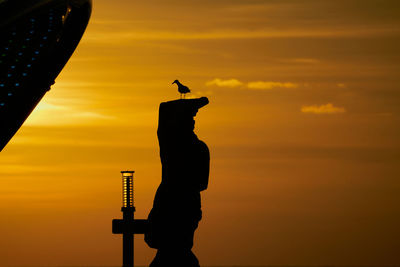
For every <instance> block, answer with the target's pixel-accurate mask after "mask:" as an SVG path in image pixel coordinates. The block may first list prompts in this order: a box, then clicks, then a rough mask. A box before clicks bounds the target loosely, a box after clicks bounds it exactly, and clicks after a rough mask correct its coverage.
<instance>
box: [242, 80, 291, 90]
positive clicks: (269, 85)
mask: <svg viewBox="0 0 400 267" xmlns="http://www.w3.org/2000/svg"><path fill="white" fill-rule="evenodd" d="M297 87H298V84H296V83H289V82H285V83H281V82H263V81H257V82H249V83H247V88H249V89H253V90H269V89H273V88H297Z"/></svg>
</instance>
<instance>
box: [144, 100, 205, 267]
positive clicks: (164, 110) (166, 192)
mask: <svg viewBox="0 0 400 267" xmlns="http://www.w3.org/2000/svg"><path fill="white" fill-rule="evenodd" d="M207 104H208V99H207V98H206V97H201V98H197V99H180V100H175V101H169V102H164V103H161V105H160V109H159V121H158V130H157V136H158V141H159V145H160V158H161V164H162V178H161V184H160V186H159V187H158V189H157V192H156V195H155V198H154V203H153V208H152V210H151V211H150V214H149V216H148V220H147V231H146V232H145V241H146V243H147V244H148V245H149V246H150V247H152V248H155V249H157V254H156V257H155V258H154V260H153V262H152V263H151V264H150V267H169V266H177V267H198V266H199V261H198V260H197V258H196V256H195V255H194V254H193V252H192V247H193V237H194V233H195V230H196V229H197V226H198V223H199V221H200V220H201V218H202V211H201V198H200V192H201V191H203V190H206V189H207V187H208V179H209V171H210V153H209V150H208V147H207V145H206V144H205V143H204V142H203V141H201V140H199V139H198V138H197V136H196V134H195V133H194V132H193V130H194V125H195V121H194V119H193V117H195V116H196V114H197V111H198V110H199V109H200V108H202V107H203V106H205V105H207Z"/></svg>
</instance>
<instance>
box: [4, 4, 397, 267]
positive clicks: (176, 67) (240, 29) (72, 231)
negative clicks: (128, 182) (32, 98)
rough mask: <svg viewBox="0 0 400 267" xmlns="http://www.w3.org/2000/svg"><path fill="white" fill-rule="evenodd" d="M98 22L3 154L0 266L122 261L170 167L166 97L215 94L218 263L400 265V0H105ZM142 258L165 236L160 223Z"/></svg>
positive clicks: (207, 135)
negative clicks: (115, 229) (135, 224)
mask: <svg viewBox="0 0 400 267" xmlns="http://www.w3.org/2000/svg"><path fill="white" fill-rule="evenodd" d="M93 4H94V6H93V14H92V19H91V21H90V24H89V26H88V28H87V31H86V33H85V35H84V37H83V39H82V41H81V43H80V45H79V46H78V48H77V50H76V52H75V53H74V55H73V56H72V58H71V60H70V61H69V62H68V64H67V65H66V67H65V69H64V70H63V71H62V72H61V74H60V75H59V77H58V78H57V80H56V83H55V84H54V85H53V86H52V89H51V90H50V91H49V92H48V93H47V94H46V96H45V97H44V98H43V100H42V101H41V102H40V104H39V105H38V106H37V108H36V109H35V110H34V112H33V113H32V114H31V116H30V117H29V118H28V120H27V121H26V122H25V123H24V125H23V126H22V127H21V129H20V130H19V131H18V133H17V134H16V135H15V136H14V138H13V139H12V140H11V142H10V143H9V144H8V145H7V146H6V148H5V149H4V150H3V152H2V153H1V155H0V158H1V160H0V213H1V214H2V215H1V216H0V235H1V238H0V266H118V265H120V264H121V253H122V252H121V245H122V240H121V236H118V235H112V234H111V220H112V219H113V218H120V217H121V216H122V214H121V212H120V206H121V178H120V173H119V172H120V171H121V170H125V169H134V170H135V171H136V173H135V182H136V184H135V193H136V195H135V201H136V204H135V206H136V208H137V212H136V217H137V218H145V216H147V214H148V212H149V210H150V208H151V205H152V200H153V197H154V193H155V190H156V188H157V186H158V184H159V181H160V177H161V164H160V160H159V155H158V143H157V136H156V129H157V120H158V105H159V103H160V102H162V101H168V100H172V99H176V98H178V97H179V94H178V93H177V91H176V86H173V85H171V83H172V81H174V80H175V79H179V80H180V81H181V82H182V83H183V84H185V85H188V86H189V87H190V88H191V90H192V94H190V95H189V96H190V97H198V96H207V97H208V98H209V99H210V104H209V105H208V106H206V107H205V108H203V109H201V110H200V111H199V112H198V114H197V117H196V133H197V134H198V136H199V138H200V139H202V140H204V141H205V142H206V143H207V144H208V146H209V148H210V152H211V174H210V175H211V176H210V185H209V189H208V190H207V191H205V192H204V193H203V220H202V221H201V223H200V226H199V229H198V231H197V232H196V236H195V248H194V250H195V253H196V255H198V258H199V260H200V263H201V264H202V265H309V264H311V265H395V264H400V254H399V253H398V247H399V246H398V240H400V230H399V229H400V228H399V227H398V226H399V225H400V216H399V214H400V206H399V205H398V203H399V201H400V182H399V178H400V169H399V166H400V150H399V149H400V139H399V136H400V127H399V125H400V93H399V88H400V87H399V86H400V76H399V73H400V67H399V60H400V52H399V49H398V48H399V47H400V31H399V29H400V27H399V26H400V17H399V16H398V14H399V11H400V4H399V2H398V1H391V0H385V1H378V0H364V1H361V0H360V1H359V0H346V1H344V0H343V1H341V0H338V1H337V0H335V1H334V0H332V1H328V0H327V1H317V0H307V1H306V0H296V1H295V0H281V1H277V0H249V1H244V0H218V1H216V0H203V1H195V0H187V1H178V0H172V1H161V0H151V1H146V2H144V1H141V2H139V1H131V0H129V1H128V0H115V1H106V0H94V3H93ZM135 246H136V247H135V249H136V251H135V262H136V264H138V265H146V264H149V263H150V261H151V259H152V257H153V255H154V253H155V251H154V250H152V249H150V248H148V247H147V246H146V245H145V243H144V241H143V237H142V236H137V238H136V241H135Z"/></svg>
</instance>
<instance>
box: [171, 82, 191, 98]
mask: <svg viewBox="0 0 400 267" xmlns="http://www.w3.org/2000/svg"><path fill="white" fill-rule="evenodd" d="M174 83H176V84H177V85H178V92H179V93H180V94H181V99H182V94H183V98H185V94H186V93H190V89H189V87H187V86H184V85H183V84H181V83H180V82H179V81H178V80H175V81H174V82H173V83H172V84H174Z"/></svg>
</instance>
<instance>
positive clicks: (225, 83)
mask: <svg viewBox="0 0 400 267" xmlns="http://www.w3.org/2000/svg"><path fill="white" fill-rule="evenodd" d="M242 84H243V83H242V82H241V81H239V80H236V79H229V80H222V79H218V78H216V79H214V80H212V81H208V82H206V85H207V86H212V85H216V86H218V87H238V86H241V85H242Z"/></svg>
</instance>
